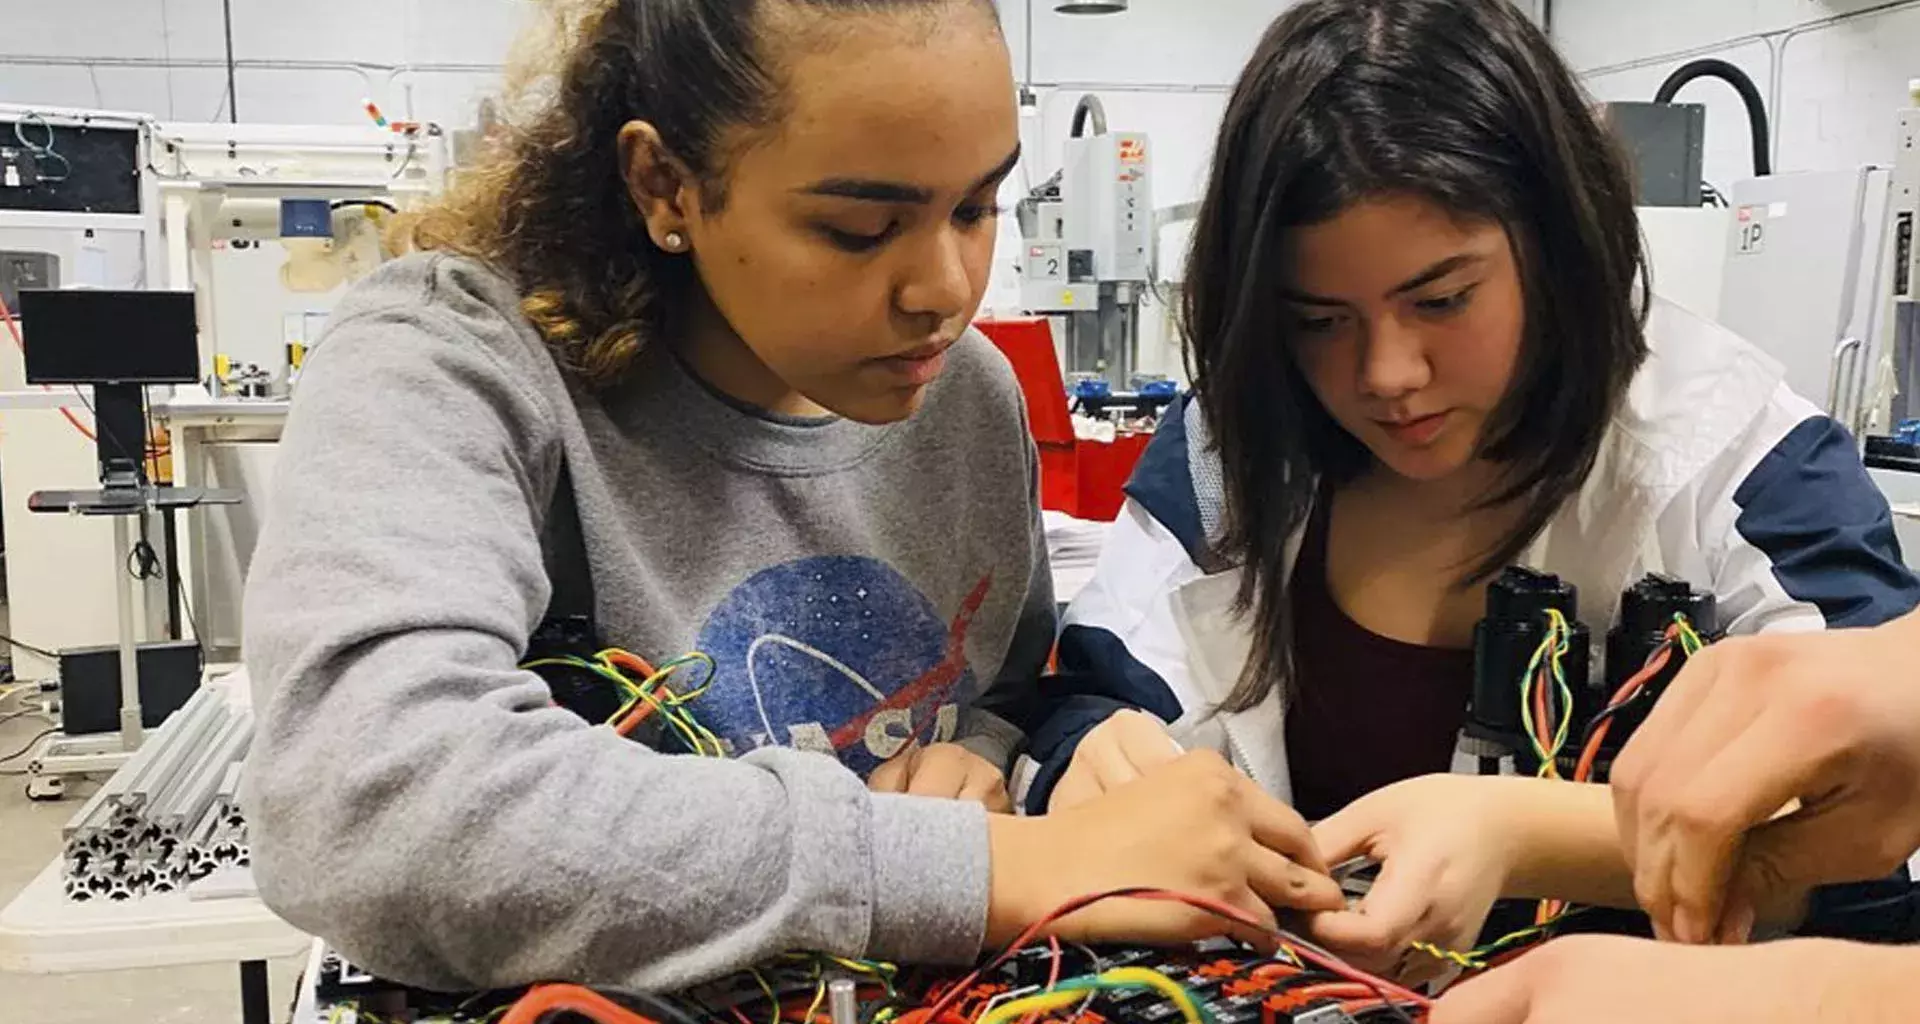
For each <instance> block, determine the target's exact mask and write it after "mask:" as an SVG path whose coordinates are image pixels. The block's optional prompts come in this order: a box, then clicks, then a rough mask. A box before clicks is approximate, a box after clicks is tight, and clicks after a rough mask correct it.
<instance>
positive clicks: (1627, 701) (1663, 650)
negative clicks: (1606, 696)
mask: <svg viewBox="0 0 1920 1024" xmlns="http://www.w3.org/2000/svg"><path fill="white" fill-rule="evenodd" d="M1706 645H1707V642H1706V640H1704V639H1702V638H1701V636H1700V633H1699V631H1697V630H1696V629H1694V627H1693V623H1692V622H1690V621H1689V620H1688V619H1687V617H1686V616H1685V615H1683V614H1676V615H1674V617H1673V624H1672V625H1670V626H1668V627H1667V633H1666V638H1665V639H1664V640H1662V641H1661V643H1660V646H1658V647H1656V648H1654V649H1653V653H1652V654H1650V655H1648V656H1647V660H1646V661H1645V662H1644V663H1642V664H1641V666H1640V671H1638V672H1636V673H1634V674H1633V677H1632V678H1630V679H1628V680H1627V681H1626V682H1625V683H1622V684H1621V685H1620V689H1619V690H1617V691H1615V692H1614V694H1613V699H1612V700H1609V701H1608V702H1607V706H1606V708H1605V709H1604V710H1602V711H1601V712H1600V713H1599V714H1597V715H1595V716H1594V717H1593V721H1592V722H1590V723H1588V724H1587V732H1586V739H1585V742H1583V743H1582V744H1581V750H1580V762H1579V764H1578V765H1577V766H1575V768H1574V771H1573V778H1574V781H1576V782H1588V781H1591V780H1592V778H1593V769H1594V764H1595V762H1596V761H1597V760H1598V759H1599V756H1600V749H1601V748H1602V747H1603V746H1605V745H1606V742H1607V734H1608V733H1609V732H1611V731H1612V729H1613V722H1614V718H1615V717H1616V716H1618V715H1619V714H1620V713H1621V712H1622V711H1625V710H1626V709H1627V708H1629V707H1631V706H1632V705H1633V704H1634V703H1635V702H1637V701H1639V700H1640V699H1642V698H1643V697H1644V695H1645V693H1646V688H1647V684H1649V683H1651V682H1653V680H1655V679H1657V678H1659V677H1660V673H1661V672H1663V671H1665V670H1666V667H1667V662H1668V661H1670V660H1671V659H1672V658H1673V652H1674V651H1675V650H1678V651H1679V652H1680V655H1681V657H1682V658H1691V657H1693V656H1694V655H1696V654H1698V653H1700V649H1701V648H1703V647H1705V646H1706Z"/></svg>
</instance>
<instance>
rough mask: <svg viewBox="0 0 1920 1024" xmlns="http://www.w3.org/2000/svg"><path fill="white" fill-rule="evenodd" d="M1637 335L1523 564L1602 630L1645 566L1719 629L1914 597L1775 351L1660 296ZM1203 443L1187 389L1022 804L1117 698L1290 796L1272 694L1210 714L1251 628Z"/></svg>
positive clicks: (1836, 622) (1082, 627)
mask: <svg viewBox="0 0 1920 1024" xmlns="http://www.w3.org/2000/svg"><path fill="white" fill-rule="evenodd" d="M1647 340H1648V344H1649V347H1650V349H1651V354H1650V355H1649V357H1648V359H1647V361H1646V363H1645V364H1644V365H1643V367H1642V368H1641V370H1640V372H1639V374H1638V375H1637V376H1636V377H1635V379H1634V382H1633V385H1632V387H1631V389H1630V390H1629V393H1628V396H1627V399H1626V401H1625V402H1624V403H1623V406H1622V408H1621V410H1620V411H1619V413H1618V414H1617V415H1616V416H1615V417H1614V422H1613V426H1612V429H1611V430H1610V431H1609V433H1608V435H1607V437H1606V439H1605V441H1604V443H1603V446H1602V449H1601V453H1600V457H1599V461H1598V463H1597V465H1596V467H1595V469H1594V472H1593V473H1592V475H1591V476H1590V477H1589V479H1588V480H1587V482H1586V484H1585V486H1583V487H1582V488H1581V489H1580V491H1579V493H1578V494H1577V495H1576V496H1575V497H1574V498H1573V499H1571V500H1570V501H1568V502H1567V504H1566V505H1565V506H1564V507H1563V508H1562V509H1561V510H1560V512H1559V514H1558V515H1557V516H1556V518H1555V519H1554V520H1553V521H1552V522H1551V524H1550V525H1549V526H1548V528H1547V530H1546V531H1545V532H1544V533H1543V534H1542V536H1541V537H1540V538H1539V540H1538V541H1536V542H1535V544H1534V545H1533V546H1532V547H1531V548H1530V549H1529V553H1528V555H1527V557H1526V559H1525V561H1526V563H1527V564H1528V565H1530V566H1532V567H1534V568H1537V569H1542V570H1544V571H1547V572H1551V573H1555V574H1557V575H1559V576H1561V577H1562V578H1563V579H1567V580H1569V581H1571V582H1572V583H1574V584H1575V585H1577V586H1578V587H1579V594H1580V618H1581V619H1582V620H1583V621H1585V622H1586V623H1587V624H1588V626H1589V627H1590V628H1591V629H1592V631H1593V635H1594V636H1595V637H1600V636H1603V635H1605V633H1606V632H1607V630H1608V629H1610V628H1611V627H1612V625H1613V621H1614V615H1615V612H1616V611H1617V606H1618V603H1619V595H1620V592H1621V590H1623V589H1624V588H1625V587H1627V586H1628V585H1629V584H1631V583H1632V582H1633V581H1635V580H1637V579H1639V578H1640V577H1641V576H1642V575H1644V574H1646V573H1649V572H1659V573H1665V574H1668V575H1671V576H1675V577H1679V578H1682V579H1685V580H1687V581H1688V582H1690V583H1692V584H1693V585H1694V586H1696V587H1700V588H1703V589H1710V590H1711V591H1712V592H1713V593H1714V595H1715V596H1716V598H1717V601H1718V606H1719V613H1720V624H1721V626H1722V628H1723V629H1725V630H1726V632H1728V633H1730V634H1741V633H1758V632H1775V631H1778V632H1788V631H1807V630H1818V629H1824V628H1827V627H1830V626H1831V627H1838V626H1865V625H1874V624H1878V623H1880V622H1884V621H1886V620H1888V619H1892V618H1896V617H1898V616H1900V615H1901V614H1904V613H1905V612H1907V611H1908V610H1910V609H1911V608H1913V607H1914V606H1915V605H1916V604H1917V603H1920V581H1917V580H1916V579H1915V577H1914V575H1913V574H1912V573H1911V572H1909V571H1908V570H1907V568H1906V567H1905V566H1904V565H1903V564H1902V562H1901V557H1900V552H1899V548H1898V544H1897V542H1896V540H1895V538H1894V531H1893V523H1892V517H1891V514H1890V512H1889V510H1888V507H1887V503H1886V501H1885V499H1884V498H1883V497H1882V496H1881V494H1880V492H1879V491H1878V490H1877V489H1876V488H1875V487H1874V485H1873V483H1872V482H1871V481H1870V480H1869V479H1868V477H1867V474H1866V471H1865V469H1864V468H1863V467H1862V465H1861V462H1860V457H1859V454H1858V450H1857V449H1856V447H1855V444H1854V440H1853V438H1852V437H1851V436H1850V435H1849V434H1848V433H1847V431H1846V430H1845V429H1844V428H1842V427H1841V426H1840V425H1839V424H1837V423H1835V422H1834V421H1832V420H1831V419H1828V418H1827V417H1826V416H1824V415H1822V414H1821V413H1820V411H1819V410H1818V409H1817V408H1815V407H1814V406H1813V405H1812V404H1811V403H1809V402H1807V401H1806V400H1805V399H1802V398H1801V397H1799V396H1798V395H1795V394H1794V393H1792V392H1791V391H1789V390H1788V389H1787V387H1786V386H1785V385H1784V384H1783V383H1782V370H1781V367H1780V366H1779V365H1778V364H1777V363H1775V362H1774V361H1773V360H1772V359H1770V358H1769V357H1768V356H1766V355H1765V354H1763V353H1761V352H1760V351H1759V350H1758V349H1756V348H1754V347H1753V346H1751V345H1749V344H1747V343H1746V342H1744V341H1742V340H1741V339H1740V338H1738V337H1737V336H1735V335H1733V334H1732V333H1731V332H1729V331H1727V330H1726V329H1724V328H1722V327H1720V326H1719V325H1717V324H1714V323H1711V322H1708V321H1706V320H1702V319H1701V318H1699V317H1697V316H1695V315H1693V314H1691V313H1689V312H1687V311H1685V310H1684V309H1681V308H1680V307H1678V306H1675V305H1672V304H1670V303H1665V302H1656V304H1655V308H1654V309H1653V312H1652V316H1651V319H1650V322H1649V324H1648V327H1647ZM1209 447H1210V446H1209V443H1208V440H1207V437H1206V424H1205V422H1204V421H1203V420H1202V418H1201V415H1200V411H1199V407H1198V405H1197V404H1196V403H1192V402H1189V403H1187V405H1186V406H1185V407H1184V411H1183V412H1181V411H1176V412H1175V413H1173V414H1170V415H1169V416H1168V418H1167V422H1166V423H1165V424H1164V425H1163V426H1162V428H1161V432H1160V434H1159V436H1157V437H1156V438H1155V439H1154V442H1153V444H1152V445H1151V446H1150V447H1149V449H1148V451H1147V454H1146V455H1145V456H1144V457H1143V459H1142V461H1141V464H1140V467H1139V469H1138V471H1137V472H1136V473H1135V475H1134V478H1133V480H1132V481H1131V483H1130V484H1129V485H1128V495H1129V498H1128V501H1127V504H1126V507H1125V510H1124V511H1123V512H1122V513H1121V515H1120V519H1119V521H1118V522H1117V523H1116V524H1115V525H1114V528H1113V531H1112V533H1111V534H1110V535H1109V538H1108V540H1107V543H1106V547H1105V549H1104V550H1103V552H1102V554H1101V557H1100V562H1099V566H1098V568H1097V569H1096V571H1095V575H1094V579H1093V582H1092V583H1091V584H1090V585H1089V586H1088V587H1087V589H1086V590H1085V591H1084V592H1082V593H1081V595H1080V596H1079V598H1078V599H1077V600H1075V601H1074V603H1073V605H1072V607H1071V608H1070V609H1069V611H1068V613H1067V617H1066V622H1065V629H1064V631H1063V633H1062V636H1061V646H1060V656H1061V665H1062V667H1063V668H1064V669H1066V670H1067V671H1068V676H1069V678H1070V679H1072V680H1073V682H1072V683H1071V684H1069V685H1071V686H1072V687H1073V688H1074V692H1073V693H1072V694H1071V695H1070V696H1064V697H1063V698H1062V699H1063V700H1064V702H1065V710H1064V711H1063V712H1060V713H1056V714H1055V715H1053V716H1052V719H1051V720H1050V721H1049V722H1048V724H1047V726H1046V727H1045V728H1044V729H1042V730H1040V734H1038V735H1035V736H1034V737H1033V746H1034V749H1033V753H1034V755H1035V758H1036V760H1038V761H1039V762H1040V763H1041V766H1042V767H1041V770H1040V773H1039V777H1038V778H1037V779H1036V780H1035V781H1036V784H1035V786H1034V787H1033V789H1032V791H1031V792H1030V796H1029V807H1030V809H1038V808H1042V807H1044V805H1045V804H1044V802H1045V800H1046V798H1047V796H1048V795H1049V794H1050V793H1051V788H1052V784H1053V783H1054V782H1055V781H1057V780H1058V777H1059V775H1060V773H1061V772H1062V771H1064V769H1065V767H1066V764H1067V761H1068V760H1069V759H1070V758H1071V756H1072V751H1073V748H1074V746H1075V745H1077V743H1078V742H1079V739H1080V738H1081V737H1083V736H1084V735H1085V734H1086V732H1087V731H1089V730H1090V729H1091V728H1092V727H1093V726H1094V725H1096V724H1098V723H1099V722H1100V721H1102V720H1104V718H1105V717H1106V716H1107V715H1109V714H1111V713H1112V712H1113V711H1114V710H1116V709H1118V708H1122V707H1134V708H1140V709H1144V710H1148V711H1152V712H1154V713H1155V714H1157V715H1159V716H1160V717H1161V718H1162V719H1164V720H1166V721H1168V722H1170V723H1172V729H1173V731H1174V735H1175V737H1176V738H1177V739H1178V740H1179V741H1180V742H1181V743H1182V744H1184V745H1186V746H1187V747H1189V748H1196V747H1202V746H1207V747H1213V748H1216V749H1219V750H1220V751H1221V752H1222V753H1224V754H1226V755H1227V756H1228V757H1229V758H1230V759H1231V760H1232V761H1233V762H1234V763H1235V764H1236V765H1238V766H1239V767H1240V768H1242V769H1243V770H1244V771H1246V772H1247V773H1248V774H1249V775H1251V776H1252V777H1253V778H1254V780H1255V781H1257V782H1259V783H1260V784H1261V785H1262V786H1263V787H1265V788H1266V789H1267V790H1268V791H1269V792H1272V793H1274V794H1275V795H1276V796H1278V797H1280V798H1282V799H1287V800H1290V799H1291V794H1292V780H1291V778H1290V777H1289V772H1288V760H1287V750H1286V740H1285V736H1286V730H1285V728H1284V715H1285V713H1286V712H1285V708H1284V706H1283V701H1282V698H1281V696H1280V694H1279V693H1277V692H1276V693H1275V694H1274V695H1273V696H1271V697H1269V698H1268V699H1267V700H1266V701H1264V702H1262V703H1261V704H1259V705H1257V706H1255V707H1254V708H1252V709H1250V710H1248V711H1243V712H1239V713H1234V714H1224V715H1216V714H1213V713H1212V712H1213V709H1214V708H1216V707H1218V706H1219V705H1220V704H1221V702H1222V701H1223V700H1224V699H1225V697H1226V695H1227V693H1228V691H1230V690H1231V689H1232V688H1233V685H1234V683H1235V682H1236V681H1237V680H1238V678H1239V676H1240V670H1241V668H1242V666H1243V665H1244V664H1245V663H1246V660H1247V657H1248V653H1249V651H1250V649H1251V634H1250V631H1249V629H1248V626H1247V623H1246V622H1245V621H1243V620H1242V619H1240V618H1238V617H1236V616H1235V615H1234V614H1233V611H1232V606H1233V600H1234V595H1235V593H1236V591H1237V589H1238V587H1239V584H1240V572H1239V570H1238V569H1235V568H1230V567H1229V568H1226V569H1224V570H1222V571H1217V572H1213V573H1209V572H1207V571H1205V570H1203V568H1202V564H1204V563H1205V561H1206V558H1205V552H1206V550H1207V545H1208V541H1209V538H1210V537H1217V536H1218V531H1219V527H1220V520H1221V517H1222V494H1221V483H1220V469H1219V465H1218V462H1217V456H1216V455H1215V454H1214V453H1212V452H1211V451H1209V450H1208V449H1209ZM1299 543H1300V537H1299V536H1296V537H1295V538H1294V539H1293V544H1294V549H1295V551H1297V550H1298V546H1299ZM1290 562H1291V560H1289V565H1290ZM1288 571H1291V569H1290V567H1289V569H1288ZM1603 646H1604V645H1603V644H1596V645H1595V648H1596V657H1597V656H1598V651H1599V649H1600V648H1601V647H1603ZM1596 670H1598V667H1597V666H1596ZM1276 689H1278V688H1276Z"/></svg>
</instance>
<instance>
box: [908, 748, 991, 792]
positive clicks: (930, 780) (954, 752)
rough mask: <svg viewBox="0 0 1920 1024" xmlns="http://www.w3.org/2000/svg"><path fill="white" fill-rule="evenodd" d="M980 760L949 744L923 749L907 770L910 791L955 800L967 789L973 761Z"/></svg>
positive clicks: (966, 751)
mask: <svg viewBox="0 0 1920 1024" xmlns="http://www.w3.org/2000/svg"><path fill="white" fill-rule="evenodd" d="M977 760H979V759H978V758H977V757H975V756H974V755H973V754H972V753H971V752H969V751H968V750H967V749H966V748H964V747H955V746H951V745H947V744H941V745H939V746H933V747H927V748H924V749H922V750H920V751H919V752H918V753H917V754H916V755H915V756H914V759H913V764H912V765H911V766H910V767H909V768H908V770H907V775H908V778H907V793H908V794H909V795H911V796H928V797H936V798H939V799H945V800H955V799H958V798H959V797H960V795H961V794H962V793H964V792H965V791H966V788H967V771H968V769H969V768H970V767H972V765H971V763H970V762H973V761H977Z"/></svg>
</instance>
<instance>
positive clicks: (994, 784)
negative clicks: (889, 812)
mask: <svg viewBox="0 0 1920 1024" xmlns="http://www.w3.org/2000/svg"><path fill="white" fill-rule="evenodd" d="M867 788H868V789H871V790H873V791H874V792H875V793H906V794H908V795H910V796H930V797H935V798H937V799H941V800H972V801H975V802H977V803H980V804H983V805H985V806H986V808H987V811H988V812H989V813H992V814H1012V813H1013V798H1012V797H1011V796H1008V795H1007V779H1006V776H1004V775H1002V774H1000V769H998V768H995V767H994V766H993V765H991V764H988V763H987V760H986V758H983V757H981V756H980V755H978V754H976V753H974V752H973V751H971V750H968V749H967V748H965V747H963V746H960V745H959V744H957V743H935V744H933V745H932V746H929V747H923V746H921V745H919V744H918V743H916V744H913V745H912V746H909V747H908V748H907V749H906V750H903V751H901V752H900V753H899V754H898V755H897V756H895V757H894V759H893V760H891V761H888V762H887V763H886V764H883V765H881V766H880V767H878V768H876V769H874V772H873V774H872V775H871V776H869V777H868V779H867Z"/></svg>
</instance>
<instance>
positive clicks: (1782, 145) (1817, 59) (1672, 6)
mask: <svg viewBox="0 0 1920 1024" xmlns="http://www.w3.org/2000/svg"><path fill="white" fill-rule="evenodd" d="M1553 19H1554V25H1553V28H1554V39H1555V41H1556V42H1557V43H1558V44H1559V46H1560V49H1561V51H1562V52H1563V53H1565V54H1566V55H1567V58H1568V60H1569V61H1570V62H1571V63H1572V64H1573V65H1574V67H1575V68H1576V69H1577V70H1579V71H1581V72H1582V74H1583V78H1584V79H1585V81H1586V83H1587V86H1588V88H1589V89H1591V90H1592V91H1593V93H1594V95H1595V96H1596V97H1598V98H1600V99H1609V100H1611V99H1632V100H1651V99H1652V98H1653V94H1654V90H1655V89H1657V88H1658V87H1659V85H1660V82H1661V81H1662V80H1663V79H1665V78H1666V76H1667V74H1668V73H1669V72H1671V71H1673V70H1674V69H1675V68H1677V67H1679V66H1680V65H1681V64H1683V63H1685V62H1686V61H1687V60H1690V59H1693V58H1694V57H1703V56H1713V57H1720V58H1722V59H1725V60H1728V61H1730V62H1732V63H1734V64H1737V65H1739V66H1740V67H1741V68H1743V69H1744V70H1745V71H1746V72H1747V73H1748V74H1749V75H1751V76H1752V77H1753V79H1754V81H1755V82H1757V83H1758V84H1759V86H1760V89H1761V92H1762V93H1763V94H1765V95H1766V96H1767V97H1768V99H1769V111H1770V113H1771V114H1772V117H1773V122H1774V134H1775V159H1774V168H1775V170H1779V171H1796V170H1837V169H1841V168H1845V167H1852V166H1859V165H1861V164H1865V163H1882V164H1884V163H1890V162H1891V161H1892V159H1893V153H1894V118H1893V111H1894V110H1895V109H1896V108H1899V107H1904V106H1907V105H1908V104H1909V103H1910V102H1911V101H1910V100H1909V98H1908V95H1907V83H1908V81H1909V80H1910V79H1914V78H1920V3H1915V2H1909V3H1896V4H1889V3H1886V2H1884V0H1881V2H1875V0H1686V2H1684V3H1675V2H1672V0H1556V2H1555V3H1554V5H1553ZM1678 99H1679V100H1682V101H1686V102H1697V103H1705V104H1706V105H1707V157H1706V176H1707V180H1708V181H1711V182H1714V183H1716V184H1718V185H1720V186H1722V187H1725V186H1727V185H1728V184H1729V183H1730V182H1732V181H1735V180H1738V179H1740V178H1745V177H1749V176H1751V175H1752V155H1751V154H1752V147H1751V144H1750V143H1749V142H1748V132H1747V119H1746V114H1745V112H1744V109H1743V108H1742V106H1741V104H1740V101H1739V99H1738V97H1736V96H1735V95H1734V93H1733V90H1732V88H1731V87H1730V86H1727V85H1725V84H1723V83H1720V82H1717V81H1711V80H1701V81H1696V82H1694V83H1693V84H1691V85H1688V86H1687V87H1686V88H1685V89H1684V90H1682V91H1681V93H1680V95H1679V97H1678Z"/></svg>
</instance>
